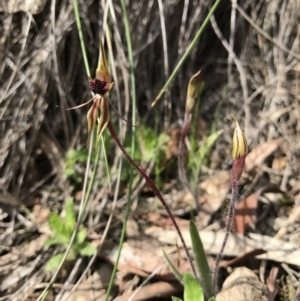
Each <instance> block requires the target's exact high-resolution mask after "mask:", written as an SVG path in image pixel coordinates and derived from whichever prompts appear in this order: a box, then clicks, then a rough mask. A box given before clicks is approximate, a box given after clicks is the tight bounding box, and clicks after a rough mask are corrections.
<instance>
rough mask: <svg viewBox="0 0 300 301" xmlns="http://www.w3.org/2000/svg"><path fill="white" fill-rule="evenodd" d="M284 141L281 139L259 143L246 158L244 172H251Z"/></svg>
mask: <svg viewBox="0 0 300 301" xmlns="http://www.w3.org/2000/svg"><path fill="white" fill-rule="evenodd" d="M283 141H284V139H283V138H279V139H275V140H272V141H268V142H264V143H261V144H260V145H258V146H256V147H255V148H254V149H253V150H252V151H251V152H250V153H249V154H248V156H247V157H246V169H245V170H246V171H251V170H252V169H253V168H254V167H256V166H259V165H261V164H262V162H263V161H264V160H265V159H266V158H267V157H268V156H269V155H270V154H272V153H273V152H274V151H275V150H276V149H277V148H278V146H279V145H280V144H281V143H282V142H283Z"/></svg>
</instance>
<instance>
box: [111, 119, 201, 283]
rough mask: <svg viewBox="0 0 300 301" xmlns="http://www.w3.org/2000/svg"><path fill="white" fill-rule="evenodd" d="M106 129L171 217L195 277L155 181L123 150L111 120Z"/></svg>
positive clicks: (184, 245) (176, 226)
mask: <svg viewBox="0 0 300 301" xmlns="http://www.w3.org/2000/svg"><path fill="white" fill-rule="evenodd" d="M107 129H108V130H109V132H110V134H111V136H112V138H113V139H114V141H115V143H116V144H117V146H118V147H119V149H120V150H121V151H122V153H123V155H124V156H125V158H126V159H127V160H128V162H129V163H130V164H131V165H132V166H133V167H134V168H135V169H136V170H137V171H138V172H139V174H140V175H141V176H142V177H143V178H144V179H145V181H146V183H147V185H148V186H149V187H150V189H151V190H152V191H153V193H154V194H155V195H156V196H157V197H158V199H159V200H160V202H161V203H162V205H163V207H164V209H165V210H166V212H167V213H168V215H169V217H170V219H171V221H172V223H173V225H174V227H175V229H176V232H177V234H178V236H179V239H180V241H181V243H182V246H183V248H184V250H185V253H186V256H187V258H188V261H189V263H190V265H191V268H192V271H193V274H194V276H195V277H197V275H196V270H195V268H194V265H193V261H192V257H191V255H190V253H189V251H188V248H187V246H186V244H185V241H184V239H183V236H182V234H181V231H180V229H179V227H178V224H177V223H176V220H175V218H174V215H173V214H172V212H171V210H170V208H169V207H168V205H167V203H166V201H165V200H164V198H163V196H162V194H161V193H160V191H159V190H158V188H157V187H156V185H155V183H154V182H153V180H152V179H151V178H150V177H149V176H148V175H147V174H146V172H145V171H144V169H143V168H142V167H140V166H139V165H137V164H136V163H135V161H133V159H132V158H131V157H130V156H129V154H128V153H127V152H126V151H125V149H124V147H123V145H122V144H121V142H120V140H119V138H118V136H117V134H116V132H115V130H114V128H113V126H112V123H111V121H109V122H108V124H107Z"/></svg>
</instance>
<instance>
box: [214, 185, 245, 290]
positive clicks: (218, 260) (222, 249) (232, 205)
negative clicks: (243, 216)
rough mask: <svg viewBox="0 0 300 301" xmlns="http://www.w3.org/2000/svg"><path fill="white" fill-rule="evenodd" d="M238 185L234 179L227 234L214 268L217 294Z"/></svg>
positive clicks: (226, 227) (226, 226)
mask: <svg viewBox="0 0 300 301" xmlns="http://www.w3.org/2000/svg"><path fill="white" fill-rule="evenodd" d="M238 187H239V185H238V181H233V182H232V188H231V198H230V203H229V208H228V213H227V221H226V225H225V236H224V239H223V243H222V246H221V249H220V252H219V253H218V255H217V258H216V263H215V268H214V279H213V285H214V291H215V294H216V293H217V291H218V283H217V282H218V274H219V264H220V261H221V259H222V256H223V252H224V250H225V247H226V244H227V241H228V237H229V233H230V231H231V225H232V222H233V220H234V216H235V205H236V203H237V199H238Z"/></svg>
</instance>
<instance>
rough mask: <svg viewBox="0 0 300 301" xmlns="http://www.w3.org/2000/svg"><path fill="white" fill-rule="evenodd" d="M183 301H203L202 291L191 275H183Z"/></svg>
mask: <svg viewBox="0 0 300 301" xmlns="http://www.w3.org/2000/svg"><path fill="white" fill-rule="evenodd" d="M183 281H184V298H183V299H184V301H204V294H203V290H202V288H201V286H200V284H199V283H198V281H197V279H195V278H194V277H193V276H192V275H191V274H189V273H184V275H183Z"/></svg>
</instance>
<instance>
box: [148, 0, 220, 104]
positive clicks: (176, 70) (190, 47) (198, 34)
mask: <svg viewBox="0 0 300 301" xmlns="http://www.w3.org/2000/svg"><path fill="white" fill-rule="evenodd" d="M220 2H221V0H217V1H216V2H215V4H214V5H213V6H212V8H211V9H210V11H209V12H208V14H207V16H206V18H205V20H204V21H203V23H202V25H201V27H200V28H199V30H198V31H197V33H196V35H195V37H194V39H193V40H192V42H191V43H190V45H189V46H188V48H187V49H186V51H185V53H184V54H183V56H182V58H181V59H180V61H179V62H178V64H177V65H176V67H175V69H174V70H173V72H172V74H171V75H170V77H169V78H168V80H167V82H166V83H165V85H164V86H163V88H162V89H161V90H160V92H159V93H158V95H157V96H156V98H155V99H154V101H153V103H152V106H154V105H155V104H156V103H157V102H158V101H159V100H160V98H161V97H162V95H163V94H164V93H165V92H166V90H167V88H168V86H169V85H170V83H171V82H172V81H173V79H174V78H175V76H176V75H177V73H178V71H179V70H180V68H181V66H182V65H183V63H184V62H185V60H186V59H187V58H188V56H189V55H190V53H191V52H192V50H193V48H194V47H195V45H196V43H197V42H198V40H199V39H200V37H201V35H202V33H203V31H204V29H205V27H206V26H207V24H208V23H209V19H210V17H211V16H212V15H213V14H214V12H215V10H216V9H217V7H218V6H219V4H220Z"/></svg>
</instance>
